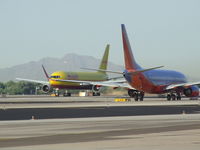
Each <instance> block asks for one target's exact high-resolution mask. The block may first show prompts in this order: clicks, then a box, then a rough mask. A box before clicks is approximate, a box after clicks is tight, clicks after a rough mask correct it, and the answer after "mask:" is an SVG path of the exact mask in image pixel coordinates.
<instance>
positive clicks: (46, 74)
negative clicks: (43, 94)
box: [42, 65, 49, 80]
mask: <svg viewBox="0 0 200 150" xmlns="http://www.w3.org/2000/svg"><path fill="white" fill-rule="evenodd" d="M42 69H43V71H44V73H45V76H46V77H47V79H48V80H49V75H48V73H47V72H46V70H45V68H44V66H43V65H42Z"/></svg>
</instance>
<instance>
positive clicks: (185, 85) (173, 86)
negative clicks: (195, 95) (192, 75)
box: [166, 81, 200, 90]
mask: <svg viewBox="0 0 200 150" xmlns="http://www.w3.org/2000/svg"><path fill="white" fill-rule="evenodd" d="M198 84H200V81H197V82H187V83H180V84H171V85H169V86H167V87H166V90H171V89H174V88H177V87H187V86H192V85H198Z"/></svg>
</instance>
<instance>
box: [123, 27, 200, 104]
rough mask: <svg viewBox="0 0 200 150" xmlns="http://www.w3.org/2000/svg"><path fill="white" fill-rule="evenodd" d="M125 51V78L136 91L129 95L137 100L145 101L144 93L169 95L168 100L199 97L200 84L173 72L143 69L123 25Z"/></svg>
mask: <svg viewBox="0 0 200 150" xmlns="http://www.w3.org/2000/svg"><path fill="white" fill-rule="evenodd" d="M121 29H122V41H123V50H124V61H125V71H124V72H123V76H124V78H125V79H126V81H127V82H128V83H129V84H130V86H131V87H133V88H134V89H129V91H128V93H129V95H130V96H131V97H134V98H135V100H136V101H137V100H138V99H139V100H141V101H142V100H143V97H144V93H152V94H163V93H167V100H171V99H172V100H181V95H182V94H183V95H185V96H186V97H197V96H199V88H198V86H197V84H200V82H187V79H186V77H185V75H183V74H182V73H180V72H177V71H172V70H161V69H158V68H161V67H162V66H160V67H155V68H149V69H143V68H142V67H141V66H140V65H139V64H138V63H137V62H136V60H135V58H134V55H133V53H132V50H131V46H130V43H129V39H128V35H127V32H126V28H125V25H123V24H122V25H121Z"/></svg>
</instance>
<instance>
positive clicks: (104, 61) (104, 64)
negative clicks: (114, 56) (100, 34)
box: [99, 44, 110, 70]
mask: <svg viewBox="0 0 200 150" xmlns="http://www.w3.org/2000/svg"><path fill="white" fill-rule="evenodd" d="M109 49H110V45H109V44H107V45H106V49H105V52H104V55H103V57H102V60H101V63H100V65H99V69H102V70H106V69H107V65H108V55H109Z"/></svg>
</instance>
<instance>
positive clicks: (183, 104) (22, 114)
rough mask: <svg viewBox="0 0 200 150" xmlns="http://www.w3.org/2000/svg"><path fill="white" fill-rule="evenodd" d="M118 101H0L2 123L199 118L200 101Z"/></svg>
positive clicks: (37, 99)
mask: <svg viewBox="0 0 200 150" xmlns="http://www.w3.org/2000/svg"><path fill="white" fill-rule="evenodd" d="M114 100H115V97H68V98H63V97H60V98H55V97H30V98H29V97H25V98H24V97H17V98H1V99H0V120H28V119H31V118H32V117H34V118H35V119H55V118H87V117H110V116H138V115H164V114H182V113H186V114H196V113H199V112H200V102H199V100H195V101H191V100H188V99H184V100H182V101H166V100H165V99H161V98H157V99H156V98H148V99H147V100H146V101H143V102H135V101H128V102H114Z"/></svg>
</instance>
